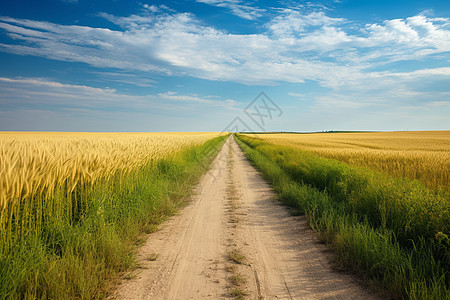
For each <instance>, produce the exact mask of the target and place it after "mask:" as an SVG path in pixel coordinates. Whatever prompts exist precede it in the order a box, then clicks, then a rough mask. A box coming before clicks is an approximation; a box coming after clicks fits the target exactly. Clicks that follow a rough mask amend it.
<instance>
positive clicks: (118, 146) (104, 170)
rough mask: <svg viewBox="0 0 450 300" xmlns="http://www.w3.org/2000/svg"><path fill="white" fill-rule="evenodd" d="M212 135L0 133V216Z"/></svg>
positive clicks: (129, 168) (193, 143)
mask: <svg viewBox="0 0 450 300" xmlns="http://www.w3.org/2000/svg"><path fill="white" fill-rule="evenodd" d="M216 136H218V134H217V133H48V132H46V133H34V132H20V133H19V132H2V133H0V212H1V210H2V208H5V207H6V205H7V204H8V203H9V202H11V201H20V200H21V199H24V198H26V197H27V196H29V195H35V194H39V195H44V196H49V195H51V194H52V192H53V191H54V190H55V188H57V187H58V186H61V185H65V184H66V185H67V184H70V189H72V190H73V189H74V188H75V187H76V185H77V184H85V183H94V182H96V181H97V180H99V179H104V178H106V179H107V178H108V177H109V176H112V175H113V174H114V173H115V172H116V171H118V170H121V171H125V172H127V171H130V170H133V169H134V168H136V167H139V166H142V165H144V164H146V163H148V162H150V161H151V160H158V159H160V158H164V157H165V156H167V155H169V154H172V153H174V152H177V151H179V150H181V149H183V148H186V147H189V146H194V145H198V144H200V143H203V142H205V141H207V140H208V139H211V138H213V137H216Z"/></svg>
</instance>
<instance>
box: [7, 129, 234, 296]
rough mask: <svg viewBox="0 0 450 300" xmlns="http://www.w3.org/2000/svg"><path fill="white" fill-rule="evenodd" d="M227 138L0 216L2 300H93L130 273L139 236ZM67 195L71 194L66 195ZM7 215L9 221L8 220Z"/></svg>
mask: <svg viewBox="0 0 450 300" xmlns="http://www.w3.org/2000/svg"><path fill="white" fill-rule="evenodd" d="M225 139H226V136H222V137H218V138H215V139H212V140H210V141H208V142H206V143H204V144H203V145H201V146H196V147H192V148H189V149H185V150H183V151H181V152H178V153H176V154H174V155H171V156H170V157H167V158H166V159H163V160H158V161H154V162H152V163H149V164H148V165H145V166H142V167H140V168H138V169H136V170H133V171H131V172H129V173H122V172H117V173H116V174H112V175H111V177H110V178H109V179H108V180H103V181H100V182H97V183H95V184H93V185H85V186H78V187H77V188H76V189H75V190H71V189H70V188H67V189H64V190H58V191H55V193H54V198H53V199H52V201H47V200H46V201H44V200H43V199H40V198H39V197H38V196H33V195H32V196H29V197H28V198H26V199H24V200H23V203H22V204H21V205H20V206H19V207H18V208H17V207H14V208H11V209H9V210H8V208H7V209H6V210H5V211H4V212H5V213H2V214H1V215H0V218H2V219H3V221H2V222H1V223H2V224H4V227H3V228H1V229H2V230H1V232H0V240H1V243H0V298H1V299H44V298H45V299H73V298H77V299H80V298H81V299H93V298H94V299H95V298H104V297H105V296H107V291H108V288H109V286H108V282H109V281H110V280H111V279H114V278H117V276H118V274H119V273H120V272H122V271H124V270H126V269H128V268H130V267H132V266H133V265H134V262H135V260H134V257H133V253H134V252H135V251H134V249H135V248H136V246H137V245H138V244H139V236H140V235H141V234H142V233H143V232H150V231H152V230H154V229H155V227H156V225H157V224H159V223H161V222H162V221H163V220H164V219H165V218H166V217H167V216H168V215H171V214H173V213H174V211H175V210H176V208H177V207H178V206H179V205H180V204H181V203H183V201H182V200H183V199H185V196H187V195H188V194H189V192H190V191H191V188H192V186H193V185H194V184H195V183H196V182H197V181H198V179H199V178H200V176H201V175H202V174H203V173H204V171H205V170H206V168H207V166H208V165H209V164H210V163H211V162H212V160H213V159H214V157H215V155H216V154H217V153H218V150H219V149H220V146H221V145H222V144H223V143H224V142H225ZM69 190H70V192H69ZM6 212H7V213H6Z"/></svg>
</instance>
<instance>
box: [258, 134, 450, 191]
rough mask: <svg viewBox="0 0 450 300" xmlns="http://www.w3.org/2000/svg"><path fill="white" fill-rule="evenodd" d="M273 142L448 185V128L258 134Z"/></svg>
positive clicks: (449, 164) (438, 184)
mask: <svg viewBox="0 0 450 300" xmlns="http://www.w3.org/2000/svg"><path fill="white" fill-rule="evenodd" d="M256 137H258V138H261V139H263V140H265V141H268V142H270V143H275V144H281V145H287V146H293V147H296V148H300V149H303V150H307V151H311V152H315V153H317V154H319V155H321V156H325V157H329V158H334V159H338V160H341V161H343V162H346V163H349V164H352V165H357V166H364V167H368V168H372V169H376V170H379V171H382V172H386V173H388V174H391V175H393V176H396V177H408V178H411V179H417V180H419V181H421V182H423V183H424V184H426V185H427V186H429V187H432V188H444V189H449V188H450V131H422V132H374V133H315V134H260V135H256Z"/></svg>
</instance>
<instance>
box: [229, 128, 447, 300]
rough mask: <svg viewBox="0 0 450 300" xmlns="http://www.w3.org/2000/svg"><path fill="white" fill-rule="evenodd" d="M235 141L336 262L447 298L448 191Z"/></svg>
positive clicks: (402, 288)
mask: <svg viewBox="0 0 450 300" xmlns="http://www.w3.org/2000/svg"><path fill="white" fill-rule="evenodd" d="M238 143H239V145H240V146H241V147H242V149H243V150H244V152H245V153H246V155H247V157H248V158H249V159H250V160H251V161H252V162H253V163H254V164H255V165H256V166H257V167H258V168H259V169H260V170H261V172H262V173H263V175H264V176H265V177H266V178H267V179H268V180H269V181H270V182H271V183H272V185H273V187H274V189H275V190H276V192H277V193H278V194H279V196H280V198H281V200H282V201H284V202H285V203H286V204H287V205H289V206H291V207H293V208H294V209H295V210H296V211H297V212H298V213H300V214H305V215H306V216H307V218H308V221H309V223H310V225H311V227H312V228H313V229H314V230H316V231H317V232H318V233H319V236H320V237H321V238H322V239H323V240H324V241H326V242H327V243H329V244H330V245H331V247H332V248H333V249H334V251H335V253H336V257H337V258H336V263H337V264H338V265H340V266H341V267H345V268H348V269H352V270H353V271H354V272H357V273H359V274H363V276H365V277H366V278H368V279H369V280H370V281H372V282H375V283H376V284H377V285H379V286H380V287H382V288H383V289H386V290H388V291H389V292H390V294H391V295H392V296H393V297H396V298H405V299H449V298H450V293H449V289H448V287H449V280H450V275H449V271H448V270H450V245H449V238H448V235H449V233H450V199H449V195H448V194H447V193H445V192H442V191H434V190H430V189H427V188H426V187H424V186H423V185H421V184H420V183H418V182H416V181H410V180H406V179H392V178H390V177H389V176H386V175H385V174H382V173H379V172H375V171H371V170H368V169H364V168H358V167H352V166H349V165H347V164H344V163H342V162H339V161H336V160H333V159H327V158H323V157H319V156H317V155H314V154H311V153H307V152H304V151H301V150H298V149H293V148H290V147H286V146H278V145H274V144H269V143H266V142H264V141H262V140H259V139H256V138H251V137H248V136H244V135H238Z"/></svg>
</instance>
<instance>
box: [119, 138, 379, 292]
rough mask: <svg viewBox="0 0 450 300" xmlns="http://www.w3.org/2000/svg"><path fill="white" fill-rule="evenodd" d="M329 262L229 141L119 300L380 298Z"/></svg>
mask: <svg viewBox="0 0 450 300" xmlns="http://www.w3.org/2000/svg"><path fill="white" fill-rule="evenodd" d="M330 255H331V254H330V253H329V251H327V248H326V246H325V245H323V244H320V243H319V242H318V240H317V238H316V237H315V236H314V233H313V232H312V231H311V230H310V229H309V228H308V226H307V224H306V221H305V219H304V217H294V216H291V215H290V214H289V213H288V211H287V209H286V208H285V207H283V206H281V205H280V204H279V203H278V202H277V200H276V197H275V194H274V193H273V191H272V190H271V188H270V186H269V185H268V184H267V183H266V182H265V181H264V180H263V179H262V178H261V176H260V175H259V173H258V172H257V171H256V170H255V169H254V167H252V166H251V165H250V163H249V162H248V161H247V160H246V159H245V157H244V155H243V153H242V151H241V150H240V149H239V147H238V145H237V144H236V142H235V141H234V140H232V139H229V140H228V141H227V143H226V144H225V145H224V147H223V148H222V150H221V152H220V153H219V155H218V157H217V158H216V160H215V162H214V163H213V166H212V168H211V169H210V170H209V171H208V172H207V174H205V176H204V177H203V179H202V180H201V182H200V184H199V185H198V187H197V188H196V193H195V195H194V196H193V197H192V201H191V202H190V204H189V205H187V206H186V207H185V208H184V209H183V210H182V211H181V213H180V214H179V215H177V216H174V217H172V218H171V219H170V220H168V221H167V222H166V223H164V224H163V225H162V226H161V228H160V230H158V231H157V232H155V233H152V234H150V235H149V238H148V240H147V242H146V244H145V245H144V246H143V247H142V248H141V249H140V251H139V254H138V259H139V264H140V266H141V268H140V269H138V272H137V274H136V275H135V276H134V277H132V278H131V279H128V280H123V281H122V282H121V284H120V285H119V286H118V288H117V290H116V292H115V293H114V295H113V298H117V299H202V298H209V299H233V298H236V296H237V295H239V294H240V295H245V296H244V298H246V299H365V300H370V299H379V297H377V295H375V294H374V293H373V292H371V291H370V290H369V289H368V288H367V287H365V286H363V285H361V284H360V283H359V282H358V281H357V280H356V279H355V278H354V277H353V276H352V275H349V274H344V273H338V272H335V271H333V270H332V268H331V267H330V264H329V259H330ZM155 258H156V259H155ZM236 261H238V263H237V262H236Z"/></svg>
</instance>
